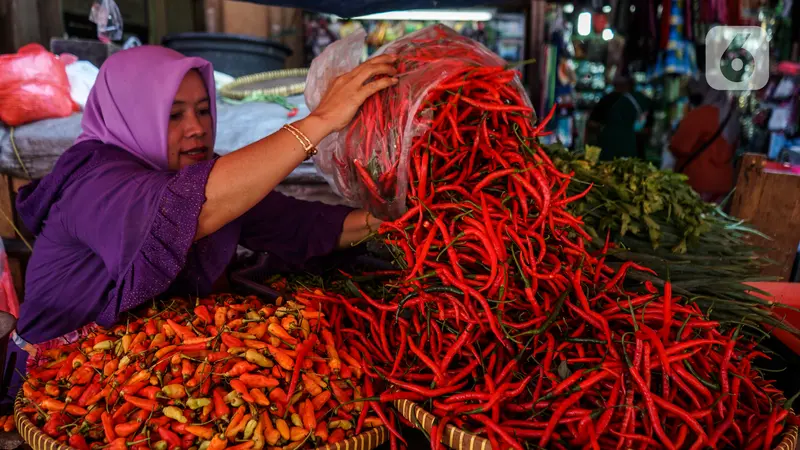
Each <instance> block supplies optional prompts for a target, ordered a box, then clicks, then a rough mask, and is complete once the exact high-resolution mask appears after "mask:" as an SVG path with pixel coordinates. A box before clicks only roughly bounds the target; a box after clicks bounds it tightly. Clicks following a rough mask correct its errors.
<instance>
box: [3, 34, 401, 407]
mask: <svg viewBox="0 0 800 450" xmlns="http://www.w3.org/2000/svg"><path fill="white" fill-rule="evenodd" d="M391 63H392V57H390V56H386V57H378V58H374V59H372V60H370V61H369V62H367V63H365V64H363V65H362V66H360V67H358V68H356V69H355V70H353V71H352V72H351V73H349V74H345V75H343V76H341V77H339V78H338V79H336V81H335V82H334V83H333V84H332V86H331V88H330V89H329V91H328V92H327V93H326V95H325V97H324V98H323V100H322V102H321V103H320V105H319V107H318V108H317V109H316V110H315V111H314V112H313V113H312V114H311V115H310V116H309V117H307V118H306V119H303V120H300V121H298V122H295V123H294V124H293V126H292V127H289V128H286V129H282V130H280V131H278V132H276V133H274V134H273V135H271V136H267V137H266V138H264V139H262V140H260V141H258V142H255V143H253V144H251V145H248V146H247V147H244V148H242V149H240V150H238V151H236V152H233V153H230V154H228V155H225V156H222V157H219V158H215V157H214V155H213V147H214V138H215V101H214V99H215V92H214V79H213V69H212V67H211V64H210V63H208V62H207V61H204V60H202V59H199V58H186V57H184V56H182V55H180V54H179V53H177V52H174V51H172V50H168V49H165V48H162V47H154V46H145V47H138V48H135V49H131V50H126V51H124V52H120V53H117V54H115V55H114V56H112V57H110V58H109V59H108V61H107V62H106V63H105V64H104V65H103V67H102V68H101V70H100V74H99V76H98V79H97V82H96V84H95V86H94V88H93V90H92V92H91V94H90V96H89V101H88V104H87V105H86V110H85V113H84V117H83V122H82V128H83V133H82V134H81V135H80V136H79V137H78V139H77V141H76V143H75V145H74V146H73V147H72V148H70V149H69V150H67V151H66V152H65V153H64V154H63V155H62V156H61V158H59V160H58V162H57V163H56V165H55V167H54V168H53V171H52V172H51V173H50V174H49V175H47V176H46V177H45V178H44V179H42V180H41V181H40V182H37V183H34V184H32V185H30V186H29V187H27V188H25V189H24V190H23V191H22V192H21V193H20V197H19V200H18V202H17V208H18V211H19V213H20V215H21V216H22V218H23V220H24V222H25V224H26V226H28V227H29V229H30V230H31V231H33V232H34V233H35V234H36V235H37V239H36V245H35V248H34V251H33V256H32V258H31V260H30V263H29V265H28V272H27V279H26V299H25V302H24V303H23V305H22V308H21V313H20V318H19V323H18V325H17V333H16V334H17V336H15V338H14V342H15V344H16V345H17V346H19V347H25V348H30V347H28V345H29V344H37V343H41V342H45V341H48V340H51V339H54V338H56V337H59V336H62V335H64V334H66V333H69V332H71V331H73V330H76V329H78V328H79V327H81V326H83V325H86V324H89V323H92V322H96V323H98V324H100V325H104V326H108V325H111V324H113V323H114V322H115V321H116V320H117V318H118V317H119V316H120V314H121V313H122V312H124V311H127V310H130V309H132V308H135V307H137V306H139V305H141V304H143V303H145V302H146V301H148V300H149V299H152V298H153V297H154V296H157V295H159V294H162V293H164V292H166V291H167V290H170V291H175V292H181V293H183V294H193V295H204V294H207V293H209V292H210V291H211V290H212V287H213V285H214V283H215V282H216V281H217V280H218V279H220V277H222V276H223V274H224V270H225V267H226V266H227V265H228V263H229V262H231V260H232V258H233V256H234V252H235V250H236V247H237V245H239V244H241V245H243V246H245V247H248V248H250V249H252V250H254V251H268V252H270V254H271V255H274V256H276V257H278V258H280V259H281V260H283V261H285V262H287V263H289V264H302V263H303V262H304V261H307V260H308V259H309V258H312V257H315V256H319V255H324V254H327V253H329V252H331V251H333V250H334V249H335V248H337V247H339V248H342V247H348V246H350V245H351V244H352V243H354V242H357V241H359V240H361V239H363V238H364V237H365V236H367V235H368V234H369V233H370V232H371V231H374V230H376V229H377V226H378V225H379V224H380V221H379V220H377V219H375V218H374V217H371V216H370V215H369V214H368V213H366V212H365V211H358V210H352V209H350V208H345V207H339V206H327V205H323V204H320V203H309V202H303V201H299V200H294V199H291V198H288V197H285V196H283V195H281V194H279V193H277V192H273V189H274V188H275V187H276V186H277V185H278V184H279V183H280V182H281V180H283V179H284V178H285V177H286V176H287V175H289V173H291V172H292V170H293V169H295V168H296V167H297V166H298V165H299V164H300V163H301V162H302V161H303V160H305V159H307V157H309V156H310V155H311V154H312V153H313V152H314V151H315V147H313V145H316V144H317V143H319V142H320V140H321V139H322V138H324V137H325V136H327V135H328V134H330V133H332V132H334V131H336V130H339V129H341V128H343V127H344V126H346V125H347V124H348V123H349V122H350V121H351V120H352V118H353V116H354V115H355V113H356V112H357V111H358V108H359V107H360V106H361V104H362V103H363V102H364V101H365V100H366V99H367V97H369V96H370V95H372V94H373V93H375V92H377V91H379V90H381V89H384V88H387V87H389V86H392V85H394V84H395V83H396V82H397V80H396V79H395V78H393V76H394V75H395V73H396V72H395V69H394V68H393V66H392V64H391ZM381 75H387V77H383V78H380V79H378V80H377V81H371V82H368V80H374V79H375V77H377V76H381ZM11 347H12V351H15V353H17V367H18V368H22V371H23V372H24V360H25V356H26V355H25V353H24V352H20V351H18V349H16V348H14V347H15V346H14V345H12V346H11ZM13 388H14V386H12V392H11V394H12V395H13V394H14V392H13Z"/></svg>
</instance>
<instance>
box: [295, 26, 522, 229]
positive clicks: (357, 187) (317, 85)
mask: <svg viewBox="0 0 800 450" xmlns="http://www.w3.org/2000/svg"><path fill="white" fill-rule="evenodd" d="M365 37H366V33H364V32H363V31H360V32H357V33H354V34H352V35H350V36H348V37H347V38H345V39H342V40H340V41H337V42H335V43H333V44H331V45H329V46H328V47H327V48H326V49H325V51H324V52H323V53H322V54H321V55H320V56H318V57H317V58H315V59H314V61H313V62H312V63H311V68H310V69H309V74H308V78H307V81H306V91H305V97H306V104H308V107H309V108H310V109H311V110H312V111H313V110H314V109H315V108H316V107H317V106H318V105H319V102H320V100H321V98H322V96H323V95H324V93H325V92H326V91H327V89H328V86H329V85H330V83H331V82H332V81H333V80H334V79H335V78H336V77H337V76H339V75H341V74H343V73H346V72H348V71H350V70H352V69H353V68H355V67H356V66H357V65H358V63H359V60H360V57H361V54H362V51H363V48H364V38H365ZM381 54H394V55H397V56H398V61H397V63H396V65H397V69H398V74H399V75H398V76H399V78H400V82H399V83H398V84H397V85H395V86H393V87H391V88H389V89H386V90H384V91H381V92H380V93H378V94H376V95H373V96H372V97H370V99H368V100H367V102H366V103H364V105H363V106H362V107H361V110H360V112H359V114H357V115H356V117H355V119H354V120H353V122H352V123H351V124H350V125H348V126H347V127H346V128H345V129H343V130H341V131H339V132H336V133H333V134H331V135H329V136H328V137H326V138H325V139H323V140H322V142H320V143H319V145H317V148H318V149H319V153H317V155H316V156H315V157H314V163H315V165H316V167H317V169H318V171H319V172H320V173H321V174H322V175H323V177H324V178H325V179H326V181H327V182H328V183H329V184H330V185H331V186H332V187H333V189H334V190H335V191H336V193H338V194H339V195H340V196H341V197H343V198H344V199H345V200H346V201H347V203H349V204H350V205H352V206H357V207H361V208H366V209H368V210H369V211H370V212H371V213H372V214H373V215H375V216H376V217H380V218H382V219H387V218H388V219H395V218H397V217H399V216H401V215H402V214H403V213H404V212H405V209H406V196H407V195H408V175H407V174H408V167H409V159H410V155H411V153H412V152H411V150H412V147H413V145H414V144H413V143H414V140H415V139H416V138H417V137H419V136H421V135H423V134H424V133H425V132H426V131H427V130H428V129H429V128H430V124H431V111H430V108H429V105H427V104H426V98H427V97H428V94H429V93H431V92H433V91H434V90H436V89H439V88H440V86H448V85H455V84H457V83H458V81H459V77H460V76H462V75H464V74H466V73H469V72H471V71H474V70H487V69H488V70H492V68H498V67H504V66H505V65H506V62H505V61H504V60H503V59H502V58H500V57H499V56H498V55H496V54H494V53H492V52H491V51H490V50H489V49H487V48H486V47H484V46H483V45H481V44H480V43H478V42H476V41H474V40H472V39H469V38H467V37H464V36H461V35H459V34H458V33H456V32H455V31H454V30H452V29H451V28H448V27H446V26H444V25H435V26H431V27H427V28H423V29H422V30H419V31H417V32H414V33H411V34H409V35H407V36H404V37H402V38H400V39H398V40H396V41H394V42H392V43H390V44H388V45H387V46H385V47H384V48H382V49H381V50H379V51H378V52H377V53H376V54H375V55H373V56H377V55H381ZM507 85H508V86H507V87H508V88H509V89H511V90H513V91H514V92H516V94H517V95H518V96H520V97H521V98H522V99H523V100H521V101H524V102H525V106H528V107H530V106H531V105H530V101H529V100H528V98H527V94H526V93H525V90H524V89H523V87H522V82H521V81H520V79H519V76H514V78H513V79H511V80H509V81H508V83H507ZM454 89H458V88H454ZM462 110H463V109H462ZM531 110H532V108H531Z"/></svg>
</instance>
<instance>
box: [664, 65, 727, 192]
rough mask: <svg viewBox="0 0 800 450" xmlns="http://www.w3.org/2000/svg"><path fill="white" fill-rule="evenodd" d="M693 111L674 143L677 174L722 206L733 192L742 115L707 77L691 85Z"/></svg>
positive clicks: (670, 146)
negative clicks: (709, 83)
mask: <svg viewBox="0 0 800 450" xmlns="http://www.w3.org/2000/svg"><path fill="white" fill-rule="evenodd" d="M688 89H689V104H690V108H691V109H690V110H689V112H687V113H686V115H685V116H684V118H683V120H682V121H681V123H680V125H678V129H677V130H676V131H675V134H674V135H673V136H672V139H671V140H670V145H669V148H670V151H671V152H672V154H673V156H675V172H677V173H683V174H686V176H688V177H689V184H690V185H691V186H692V188H693V189H694V190H695V191H697V193H699V194H700V196H701V197H702V198H703V200H705V201H707V202H717V203H718V202H720V201H722V200H723V199H724V198H725V196H726V195H727V194H728V193H729V192H730V191H731V189H733V175H734V173H733V159H734V155H735V154H736V146H737V144H738V141H739V132H740V125H739V114H738V111H737V110H736V107H735V106H734V104H733V103H732V101H731V100H730V99H729V98H728V96H727V95H726V93H725V92H723V91H717V90H714V89H712V88H711V87H710V86H709V85H708V83H707V82H706V80H705V77H704V76H700V77H699V78H695V79H692V80H690V81H689V86H688Z"/></svg>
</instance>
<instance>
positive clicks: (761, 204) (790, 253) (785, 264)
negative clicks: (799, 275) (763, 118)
mask: <svg viewBox="0 0 800 450" xmlns="http://www.w3.org/2000/svg"><path fill="white" fill-rule="evenodd" d="M771 164H774V163H769V162H767V159H766V157H765V156H764V155H757V154H746V155H744V156H743V157H742V159H741V162H740V167H739V174H738V178H737V181H736V191H735V193H734V196H733V202H732V203H731V214H732V215H733V216H735V217H738V218H740V219H743V220H745V221H746V222H748V224H749V225H752V226H753V227H755V228H756V229H758V230H759V231H761V232H762V233H764V234H766V235H767V236H770V237H771V238H772V240H764V239H761V238H758V237H754V238H753V243H754V244H756V245H759V246H763V247H765V248H768V249H770V251H769V252H768V253H767V254H766V256H767V257H769V258H770V259H772V260H774V261H776V262H777V264H776V265H774V266H771V267H768V268H766V269H765V270H764V271H763V275H766V276H778V277H781V278H783V279H784V281H786V280H788V278H789V277H790V275H791V270H792V265H793V263H794V259H795V255H796V254H797V246H798V244H799V243H800V227H798V226H797V224H798V223H800V176H799V175H796V174H793V173H791V172H789V171H785V170H780V168H774V167H771Z"/></svg>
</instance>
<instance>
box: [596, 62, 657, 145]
mask: <svg viewBox="0 0 800 450" xmlns="http://www.w3.org/2000/svg"><path fill="white" fill-rule="evenodd" d="M633 87H634V86H633V81H632V80H631V79H630V78H627V77H624V76H619V77H617V78H615V79H614V90H613V91H612V92H610V93H608V94H606V95H605V96H603V98H601V99H600V101H599V102H597V105H595V107H594V108H593V109H592V112H591V114H590V115H589V120H588V121H587V123H586V144H587V145H593V146H597V147H600V148H601V149H602V152H601V153H600V160H602V161H613V160H614V159H617V158H638V157H641V156H642V155H640V154H639V151H638V145H637V139H636V136H637V133H639V132H640V131H642V129H644V126H645V124H646V122H647V113H648V111H649V108H650V101H649V99H648V98H647V97H646V96H644V95H643V94H641V93H639V92H636V91H634V89H633Z"/></svg>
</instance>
